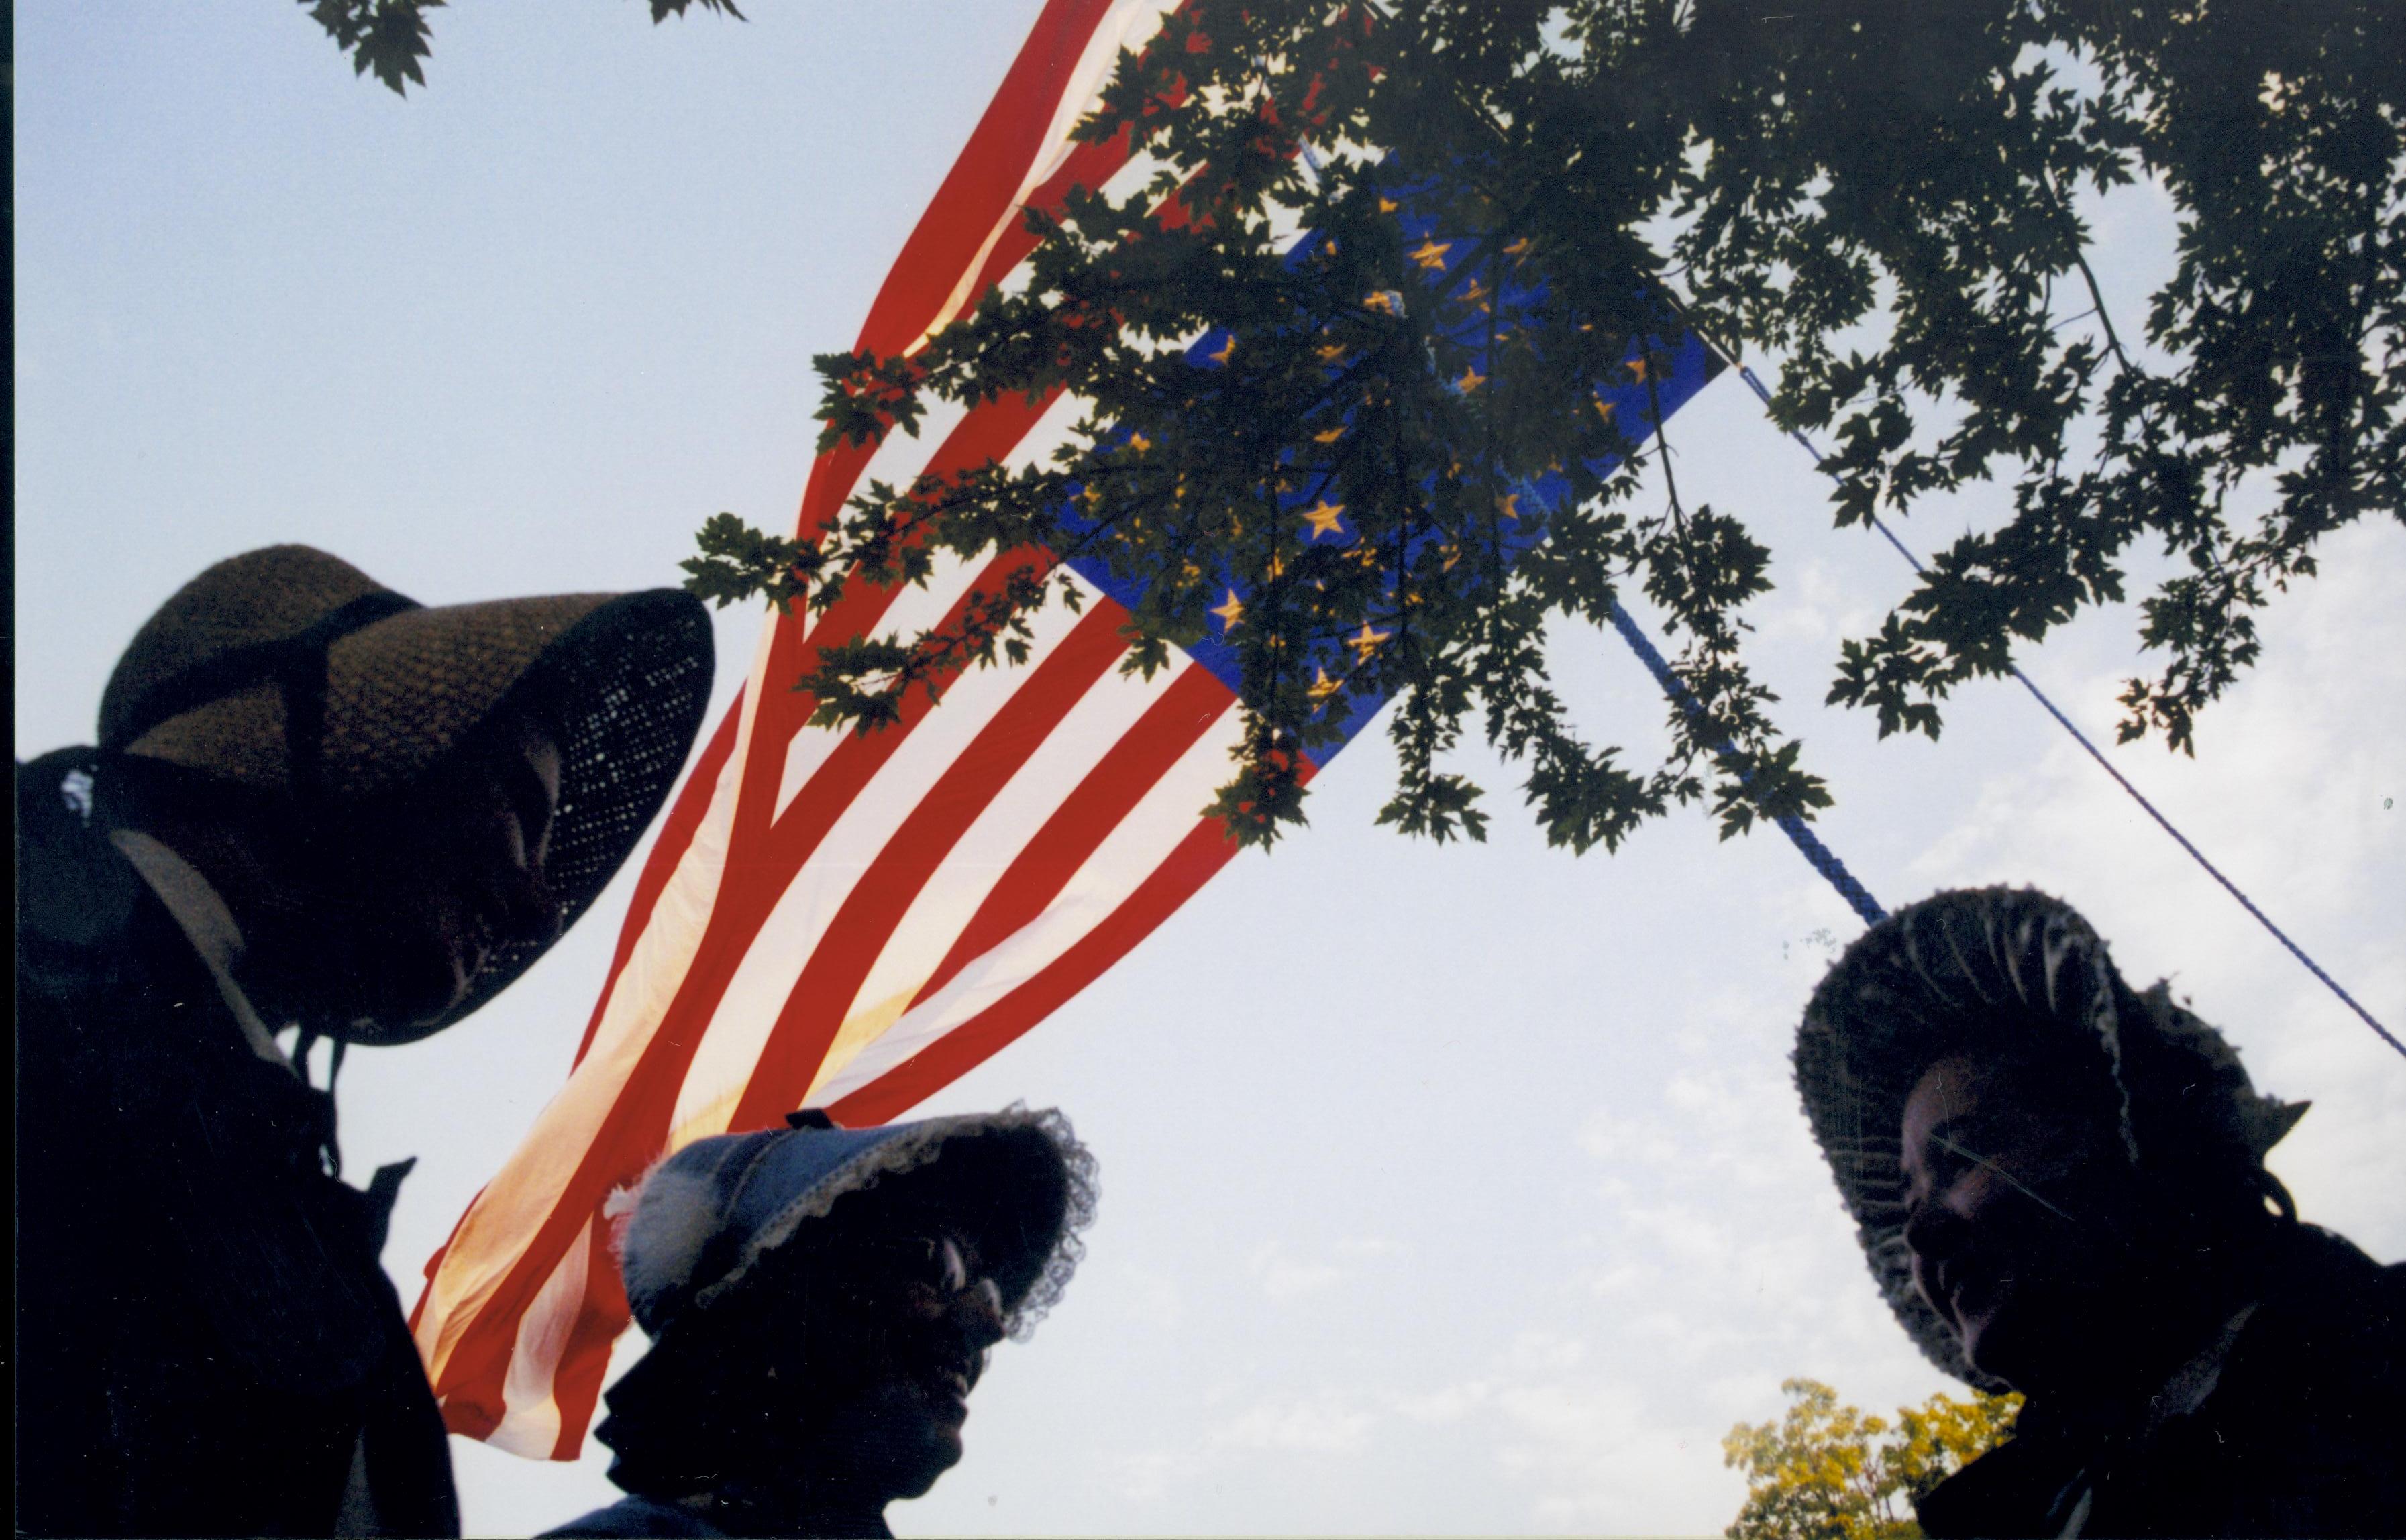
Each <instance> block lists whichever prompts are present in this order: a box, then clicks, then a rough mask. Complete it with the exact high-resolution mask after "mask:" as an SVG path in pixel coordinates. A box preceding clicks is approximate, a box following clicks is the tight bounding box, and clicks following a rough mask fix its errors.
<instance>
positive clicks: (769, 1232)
mask: <svg viewBox="0 0 2406 1540" xmlns="http://www.w3.org/2000/svg"><path fill="white" fill-rule="evenodd" d="M793 1121H794V1123H795V1125H794V1126H792V1127H787V1128H779V1129H766V1130H762V1131H759V1132H757V1133H750V1134H722V1135H719V1136H716V1137H712V1138H705V1139H696V1140H695V1141H694V1142H693V1143H691V1144H688V1145H686V1147H685V1148H684V1149H682V1150H680V1151H677V1152H676V1153H674V1154H672V1155H671V1156H669V1157H668V1158H667V1159H665V1160H663V1161H661V1162H660V1163H659V1164H658V1166H654V1167H653V1168H652V1170H651V1171H650V1172H649V1173H648V1174H647V1175H646V1176H645V1177H644V1180H643V1183H642V1185H641V1186H640V1187H638V1188H637V1189H636V1191H635V1194H634V1202H633V1214H632V1216H631V1217H630V1219H629V1220H628V1222H627V1225H626V1229H625V1231H624V1232H623V1234H622V1235H621V1236H620V1238H619V1242H618V1256H619V1271H620V1275H621V1277H622V1278H623V1279H624V1280H625V1282H626V1286H627V1301H628V1304H629V1306H630V1308H631V1309H632V1311H633V1313H634V1317H635V1321H636V1322H637V1323H638V1324H639V1325H641V1326H642V1327H643V1328H644V1331H645V1332H646V1333H648V1334H650V1335H653V1336H655V1337H657V1336H658V1335H659V1334H660V1333H661V1332H662V1331H664V1330H665V1329H667V1327H668V1326H669V1325H670V1324H671V1323H672V1322H673V1321H677V1320H679V1319H681V1318H683V1317H685V1316H686V1315H687V1314H689V1313H691V1312H694V1311H697V1310H707V1309H708V1308H709V1307H711V1305H712V1304H713V1302H715V1301H716V1300H718V1299H720V1298H723V1297H725V1296H727V1295H728V1294H729V1293H731V1292H733V1291H735V1290H736V1289H738V1288H740V1287H741V1286H742V1285H743V1281H744V1279H746V1278H748V1277H749V1276H750V1275H751V1274H752V1271H753V1269H754V1268H755V1266H756V1265H757V1264H758V1263H759V1261H760V1259H761V1258H762V1257H764V1256H766V1255H768V1254H769V1253H770V1252H771V1251H775V1250H780V1249H781V1248H785V1247H797V1246H803V1247H806V1246H809V1245H810V1244H812V1238H813V1226H812V1223H811V1222H812V1221H814V1220H818V1219H824V1218H825V1217H826V1216H827V1215H828V1212H829V1211H830V1210H832V1209H833V1208H834V1207H835V1205H836V1203H837V1201H838V1200H839V1199H842V1200H845V1201H846V1203H847V1209H849V1205H851V1204H863V1203H872V1202H877V1201H880V1200H882V1199H885V1198H887V1197H892V1196H898V1195H905V1194H907V1195H908V1196H910V1197H911V1198H912V1199H913V1201H914V1202H925V1203H930V1204H932V1205H933V1206H934V1207H935V1208H936V1209H937V1210H938V1211H940V1212H942V1213H943V1214H944V1215H945V1216H946V1218H947V1219H948V1220H949V1221H950V1222H954V1223H955V1224H957V1225H959V1226H960V1227H961V1229H962V1231H963V1233H964V1234H965V1235H967V1236H968V1237H969V1240H970V1241H971V1242H972V1243H973V1244H974V1245H975V1246H976V1248H977V1250H978V1254H979V1257H980V1259H981V1261H982V1262H983V1264H984V1266H985V1267H986V1269H987V1270H988V1274H989V1276H990V1277H992V1278H993V1279H994V1281H995V1284H996V1286H997V1287H998V1289H999V1290H1000V1291H1001V1293H1002V1304H1003V1312H1004V1317H1005V1322H1006V1329H1007V1330H1008V1331H1009V1333H1010V1335H1012V1336H1013V1337H1025V1336H1026V1335H1027V1334H1028V1333H1029V1332H1030V1331H1032V1330H1033V1329H1034V1327H1035V1324H1036V1322H1037V1321H1039V1320H1040V1319H1041V1318H1042V1316H1043V1314H1044V1313H1045V1311H1047V1310H1049V1309H1050V1308H1051V1307H1053V1306H1054V1304H1055V1303H1056V1302H1057V1301H1058V1300H1059V1299H1060V1297H1061V1293H1062V1291H1063V1290H1064V1289H1066V1288H1067V1287H1068V1286H1069V1278H1070V1275H1071V1274H1072V1273H1073V1272H1075V1271H1076V1269H1077V1265H1078V1261H1079V1258H1080V1257H1081V1256H1082V1255H1083V1252H1084V1248H1083V1244H1082V1243H1081V1242H1080V1240H1079V1238H1078V1233H1079V1232H1080V1231H1081V1230H1083V1229H1084V1228H1085V1226H1086V1225H1087V1224H1088V1223H1090V1222H1092V1221H1093V1219H1094V1215H1095V1202H1096V1197H1097V1193H1096V1183H1095V1161H1094V1157H1093V1156H1092V1155H1090V1154H1088V1153H1087V1151H1086V1148H1085V1146H1083V1145H1082V1144H1080V1143H1079V1142H1078V1138H1077V1135H1076V1133H1075V1132H1074V1131H1073V1130H1072V1129H1071V1128H1070V1126H1069V1119H1067V1118H1065V1117H1063V1116H1062V1115H1061V1114H1060V1113H1059V1112H1057V1111H1053V1110H1050V1109H1047V1110H1042V1111H1033V1112H1031V1111H1028V1110H1027V1109H1024V1108H1011V1109H1006V1110H1003V1111H1000V1112H992V1113H977V1114H970V1115H967V1116H961V1117H949V1118H929V1119H925V1120H923V1121H920V1122H917V1123H889V1124H886V1125H885V1126H882V1127H874V1128H839V1127H836V1126H835V1125H834V1124H832V1123H828V1122H827V1121H826V1120H825V1119H824V1118H823V1117H821V1116H819V1115H817V1114H814V1113H799V1114H796V1116H795V1119H794V1120H793ZM621 1201H622V1202H623V1200H621Z"/></svg>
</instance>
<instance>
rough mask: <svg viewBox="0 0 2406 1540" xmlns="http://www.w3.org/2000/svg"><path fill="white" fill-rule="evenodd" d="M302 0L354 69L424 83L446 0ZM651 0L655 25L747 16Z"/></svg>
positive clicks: (399, 82) (703, 1) (722, 3)
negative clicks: (700, 14) (713, 15)
mask: <svg viewBox="0 0 2406 1540" xmlns="http://www.w3.org/2000/svg"><path fill="white" fill-rule="evenodd" d="M300 3H301V4H302V5H304V6H306V7H309V20H311V21H315V22H317V23H318V25H319V26H321V27H323V28H325V29H326V35H327V36H329V37H332V38H333V40H334V46H335V47H336V48H338V49H342V50H343V51H344V52H345V53H347V54H349V55H350V56H351V73H352V74H354V75H366V74H368V73H369V72H371V71H373V72H374V73H375V78H377V79H379V80H381V81H383V82H384V83H385V84H386V85H388V86H390V87H391V88H392V93H393V94H394V95H395V96H406V95H408V94H409V86H410V85H411V84H416V85H419V86H423V85H424V84H426V70H425V66H424V65H423V64H421V63H420V61H421V60H423V59H425V58H426V56H427V54H428V53H429V52H430V51H431V50H432V48H433V46H434V28H433V26H432V24H431V23H430V22H429V21H427V20H426V13H427V12H428V11H430V10H440V9H442V8H443V4H444V0H300ZM650 4H651V7H652V24H653V25H654V26H658V25H659V24H660V23H661V22H662V21H667V20H668V19H669V18H670V17H672V16H683V15H684V14H685V13H686V11H687V10H688V9H690V8H692V7H694V6H695V5H697V4H699V5H700V6H701V8H702V9H704V10H711V11H716V12H718V13H719V14H720V15H722V16H732V17H733V18H735V19H736V20H737V21H743V12H742V11H740V10H738V9H736V8H735V4H734V0H650Z"/></svg>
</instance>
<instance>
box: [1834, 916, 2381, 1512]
mask: <svg viewBox="0 0 2406 1540" xmlns="http://www.w3.org/2000/svg"><path fill="white" fill-rule="evenodd" d="M1796 1074H1797V1083H1798V1086H1799V1088H1800V1090H1801V1091H1802V1093H1803V1095H1804V1107H1805V1110H1806V1113H1807V1115H1808V1117H1809V1118H1810V1120H1811V1123H1812V1125H1813V1131H1814V1135H1815V1137H1816V1138H1818V1139H1819V1142H1820V1145H1821V1149H1822V1151H1823V1152H1824V1153H1825V1154H1826V1155H1827V1156H1828V1157H1829V1160H1830V1165H1831V1169H1832V1170H1833V1173H1834V1174H1835V1175H1836V1177H1837V1179H1838V1186H1839V1190H1840V1192H1841V1193H1842V1194H1844V1195H1845V1197H1846V1200H1847V1208H1848V1209H1849V1210H1850V1211H1851V1212H1852V1213H1853V1215H1854V1217H1855V1219H1856V1221H1857V1222H1858V1223H1859V1225H1860V1226H1861V1231H1860V1234H1861V1240H1862V1244H1863V1248H1864V1250H1865V1253H1866V1255H1867V1256H1868V1257H1869V1259H1870V1262H1871V1265H1872V1271H1873V1274H1874V1276H1875V1277H1876V1278H1877V1279H1879V1282H1880V1285H1881V1287H1882V1289H1883V1290H1884V1291H1885V1292H1886V1293H1887V1295H1888V1299H1889V1306H1890V1307H1892V1308H1893V1309H1894V1310H1895V1311H1896V1314H1897V1316H1898V1318H1899V1320H1900V1321H1903V1322H1904V1326H1905V1329H1906V1330H1907V1331H1908V1332H1910V1333H1911V1334H1912V1335H1913V1338H1914V1340H1915V1341H1916V1342H1917V1343H1918V1344H1919V1346H1920V1348H1921V1349H1922V1351H1923V1352H1924V1353H1925V1354H1927V1355H1928V1356H1929V1357H1930V1358H1931V1360H1932V1362H1933V1363H1937V1364H1938V1365H1939V1366H1940V1367H1942V1368H1944V1369H1946V1370H1947V1371H1949V1372H1950V1373H1953V1374H1955V1375H1957V1376H1959V1377H1960V1378H1964V1379H1966V1380H1968V1381H1970V1382H1971V1383H1973V1384H1974V1385H1978V1386H1980V1387H1981V1388H1983V1389H1987V1390H1992V1391H1994V1390H2003V1389H2007V1388H2010V1389H2012V1390H2017V1391H2019V1392H2023V1394H2024V1395H2025V1396H2026V1397H2027V1400H2026V1403H2025V1405H2024V1406H2023V1408H2022V1410H2021V1412H2020V1415H2019V1416H2018V1418H2017V1420H2016V1423H2015V1427H2014V1433H2013V1437H2012V1439H2011V1441H2010V1442H2008V1443H2006V1444H2004V1445H2003V1446H2002V1447H2000V1448H1997V1449H1995V1450H1993V1451H1991V1452H1990V1453H1988V1454H1987V1455H1985V1456H1983V1457H1982V1458H1980V1459H1978V1460H1975V1461H1974V1462H1971V1463H1970V1464H1968V1465H1966V1466H1965V1467H1964V1468H1963V1469H1962V1470H1961V1471H1960V1472H1958V1473H1957V1474H1956V1475H1954V1476H1951V1477H1949V1478H1948V1479H1946V1481H1945V1482H1943V1483H1941V1484H1940V1485H1939V1486H1938V1487H1937V1489H1936V1490H1935V1491H1932V1492H1931V1493H1930V1494H1929V1495H1928V1496H1927V1497H1925V1498H1924V1499H1923V1500H1922V1502H1921V1504H1920V1517H1921V1522H1922V1526H1923V1528H1924V1529H1925V1530H1926V1531H1927V1532H1928V1533H1932V1534H1933V1535H1958V1534H1982V1535H2081V1534H2086V1535H2132V1534H2144V1535H2275V1534H2300V1535H2371V1534H2388V1535H2394V1534H2399V1533H2406V1267H2398V1266H2391V1267H2383V1266H2381V1265H2379V1264H2376V1263H2374V1262H2373V1261H2371V1259H2370V1258H2368V1257H2367V1256H2366V1255H2365V1254H2364V1253H2363V1252H2362V1251H2360V1250H2356V1247H2354V1246H2352V1245H2350V1244H2349V1243H2348V1242H2347V1241H2345V1240H2343V1239H2342V1238H2341V1237H2340V1236H2335V1235H2332V1234H2330V1233H2329V1232H2328V1231H2325V1230H2320V1229H2316V1228H2315V1227H2314V1226H2312V1225H2308V1224H2301V1223H2300V1222H2298V1219H2297V1213H2296V1209H2295V1208H2294V1206H2293V1205H2292V1204H2291V1202H2290V1199H2289V1194H2288V1193H2287V1191H2286V1189H2284V1188H2283V1187H2282V1185H2281V1183H2280V1181H2279V1180H2278V1179H2277V1178H2275V1177H2273V1176H2272V1173H2271V1172H2269V1171H2267V1170H2266V1169H2265V1167H2264V1155H2265V1152H2266V1151H2268V1150H2270V1149H2271V1148H2272V1145H2273V1144H2274V1143H2275V1142H2276V1141H2278V1140H2279V1139H2280V1138H2281V1137H2282V1136H2283V1135H2285V1134H2286V1133H2287V1132H2288V1131H2289V1129H2290V1128H2291V1127H2292V1126H2293V1125H2294V1124H2295V1123H2296V1122H2297V1120H2298V1119H2299V1118H2300V1116H2302V1115H2303V1113H2304V1112H2305V1106H2304V1104H2302V1103H2298V1104H2286V1103H2283V1102H2279V1101H2275V1100H2273V1099H2272V1098H2270V1097H2268V1096H2264V1095H2259V1094H2257V1091H2256V1090H2255V1088H2254V1086H2253V1085H2252V1084H2251V1083H2250V1081H2249V1080H2248V1077H2247V1074H2246V1071H2245V1070H2243V1068H2242V1067H2240V1064H2239V1059H2238V1055H2237V1053H2234V1052H2233V1051H2232V1049H2231V1048H2230V1046H2229V1043H2227V1042H2226V1041H2225V1040H2224V1038H2223V1037H2222V1035H2221V1034H2220V1033H2219V1032H2217V1031H2215V1029H2214V1028H2213V1027H2211V1026H2208V1025H2207V1024H2205V1023H2203V1022H2201V1021H2200V1020H2199V1019H2198V1018H2197V1017H2196V1016H2194V1015H2192V1014H2190V1013H2189V1012H2188V1011H2187V1010H2184V1009H2182V1008H2181V1007H2180V1006H2177V1005H2175V1004H2173V1002H2172V996H2171V994H2170V992H2169V990H2168V989H2167V988H2166V987H2165V986H2164V985H2162V984H2160V983H2159V984H2158V985H2156V986H2155V987H2154V988H2153V989H2150V990H2148V991H2146V992H2145V993H2144V994H2141V993H2138V992H2135V991H2133V990H2131V989H2130V987H2129V986H2128V985H2127V984H2125V983H2124V982H2123V981H2122V979H2121V976H2120V975H2119V974H2118V973H2117V972H2116V970H2115V968H2114V965H2113V962H2112V960H2111V959H2110V958H2109V957H2108V956H2107V954H2106V951H2105V946H2104V943H2103V942H2102V941H2101V940H2098V938H2097V935H2096V933H2095V932H2094V931H2092V930H2091V929H2090V928H2089V927H2088V925H2087V923H2086V922H2084V921H2083V920H2082V919H2081V918H2080V916H2079V915H2077V914H2075V913H2074V912H2073V911H2072V910H2071V909H2070V908H2068V907H2067V906H2065V905H2063V904H2062V903H2059V902H2058V901H2057V900H2055V899H2052V898H2049V897H2045V896H2044V895H2041V894H2037V893H2033V892H2029V891H2020V892H2016V891H2011V890H2007V889H2003V888H1991V889H1988V890H1985V891H1980V892H1960V893H1943V894H1940V895H1938V896H1937V897H1933V898H1931V899H1929V900H1927V901H1925V902H1922V903H1919V904H1916V905H1914V906H1913V907H1911V908H1909V909H1906V910H1904V911H1900V912H1898V913H1897V914H1895V915H1892V916H1890V917H1889V919H1888V920H1887V921H1885V922H1883V923H1882V924H1880V925H1875V926H1874V927H1873V928H1872V930H1871V931H1870V933H1869V934H1867V935H1865V936H1864V937H1863V938H1862V939H1861V940H1859V941H1857V942H1856V943H1855V945H1854V946H1853V947H1852V948H1851V949H1849V950H1848V952H1847V954H1846V955H1845V956H1844V957H1842V958H1841V959H1839V961H1838V963H1837V965H1836V966H1835V967H1833V968H1832V969H1831V970H1830V973H1829V975H1828V977H1826V978H1825V979H1824V980H1823V981H1822V982H1821V985H1820V987H1819V990H1817V991H1816V992H1815V994H1814V996H1813V1000H1812V1004H1811V1005H1810V1007H1809V1008H1808V1009H1807V1010H1806V1012H1805V1016H1804V1024H1803V1026H1802V1028H1801V1029H1800V1031H1799V1034H1798V1038H1797V1047H1796Z"/></svg>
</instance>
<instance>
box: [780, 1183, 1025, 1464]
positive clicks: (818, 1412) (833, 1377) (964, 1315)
mask: <svg viewBox="0 0 2406 1540" xmlns="http://www.w3.org/2000/svg"><path fill="white" fill-rule="evenodd" d="M830 1260H831V1261H832V1260H833V1259H830ZM812 1284H813V1286H812V1287H810V1288H809V1290H808V1295H807V1296H806V1298H805V1300H804V1302H803V1307H802V1310H801V1312H800V1315H799V1317H798V1319H797V1321H796V1324H797V1326H798V1327H799V1329H800V1334H801V1335H803V1336H804V1337H805V1338H806V1342H805V1344H804V1346H805V1347H806V1351H807V1362H806V1363H804V1364H802V1365H801V1366H800V1379H799V1393H800V1396H801V1397H802V1399H803V1402H804V1405H803V1406H801V1407H800V1408H798V1410H799V1412H800V1415H799V1417H798V1418H797V1423H798V1431H800V1432H801V1433H803V1434H804V1435H805V1439H806V1443H805V1447H804V1450H803V1453H804V1457H805V1458H806V1459H807V1461H808V1462H809V1463H810V1464H811V1465H812V1466H814V1467H815V1468H816V1474H817V1475H819V1476H821V1477H823V1478H824V1479H825V1480H827V1481H828V1483H829V1484H830V1485H832V1486H836V1487H841V1488H845V1489H849V1490H852V1491H857V1492H860V1493H862V1494H864V1495H865V1496H867V1497H869V1498H870V1500H871V1501H873V1502H875V1503H877V1504H880V1505H882V1504H884V1503H885V1502H889V1501H892V1500H895V1499H898V1498H909V1497H917V1496H920V1495H921V1494H923V1493H924V1492H926V1491H927V1489H928V1488H930V1487H932V1486H934V1485H935V1484H936V1478H937V1477H938V1476H941V1475H942V1474H943V1473H944V1472H945V1471H947V1470H950V1469H951V1468H952V1467H953V1466H954V1465H955V1464H957V1463H959V1462H960V1458H961V1426H962V1423H963V1422H964V1421H965V1420H967V1419H968V1417H969V1392H970V1391H971V1390H972V1389H974V1388H975V1387H976V1385H977V1382H978V1379H979V1377H980V1376H982V1375H983V1374H984V1372H985V1360H986V1350H987V1349H989V1348H991V1347H993V1346H994V1344H995V1343H997V1342H998V1341H1000V1340H1001V1339H1002V1335H1003V1310H1002V1294H1001V1291H1000V1290H999V1289H998V1288H997V1286H996V1284H995V1281H994V1279H992V1278H990V1277H989V1276H987V1274H986V1271H985V1269H984V1266H983V1265H982V1264H981V1262H980V1260H979V1258H978V1256H977V1254H976V1251H975V1250H974V1249H973V1248H972V1247H971V1246H970V1245H969V1242H967V1241H966V1240H964V1239H963V1238H962V1237H961V1236H958V1235H956V1234H954V1233H952V1232H950V1231H949V1230H945V1229H941V1228H936V1227H929V1226H914V1227H904V1228H903V1229H902V1230H901V1232H900V1233H899V1234H898V1235H896V1236H879V1237H875V1238H870V1239H865V1240H863V1241H861V1242H859V1243H857V1245H856V1248H854V1249H852V1250H851V1251H850V1255H849V1257H848V1258H847V1259H845V1260H844V1261H842V1262H840V1263H836V1264H834V1265H831V1266H828V1265H823V1266H821V1267H819V1268H816V1269H814V1276H813V1279H812Z"/></svg>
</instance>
